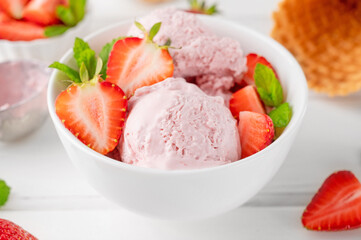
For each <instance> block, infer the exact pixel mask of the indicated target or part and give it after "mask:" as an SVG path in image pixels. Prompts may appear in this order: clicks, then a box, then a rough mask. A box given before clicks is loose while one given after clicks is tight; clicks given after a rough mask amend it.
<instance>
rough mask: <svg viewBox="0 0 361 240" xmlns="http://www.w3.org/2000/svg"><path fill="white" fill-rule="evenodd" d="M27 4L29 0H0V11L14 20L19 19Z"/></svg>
mask: <svg viewBox="0 0 361 240" xmlns="http://www.w3.org/2000/svg"><path fill="white" fill-rule="evenodd" d="M28 2H29V0H0V10H3V11H4V12H6V13H7V14H8V15H9V16H11V17H13V18H15V19H20V18H22V16H23V10H24V7H25V5H26V4H27V3H28Z"/></svg>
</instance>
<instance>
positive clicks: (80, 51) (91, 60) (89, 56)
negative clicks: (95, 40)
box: [73, 38, 97, 79]
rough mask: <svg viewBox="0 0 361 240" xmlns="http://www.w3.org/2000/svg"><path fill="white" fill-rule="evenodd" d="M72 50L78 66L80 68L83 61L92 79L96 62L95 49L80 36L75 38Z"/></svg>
mask: <svg viewBox="0 0 361 240" xmlns="http://www.w3.org/2000/svg"><path fill="white" fill-rule="evenodd" d="M73 51H74V58H75V60H76V63H77V65H78V67H79V68H80V66H81V65H82V63H84V64H85V66H86V68H87V70H88V73H89V79H92V78H93V77H94V74H95V70H96V64H97V61H96V58H95V51H94V50H92V49H91V48H90V47H89V45H88V43H86V42H84V41H83V40H82V39H80V38H76V39H75V42H74V47H73Z"/></svg>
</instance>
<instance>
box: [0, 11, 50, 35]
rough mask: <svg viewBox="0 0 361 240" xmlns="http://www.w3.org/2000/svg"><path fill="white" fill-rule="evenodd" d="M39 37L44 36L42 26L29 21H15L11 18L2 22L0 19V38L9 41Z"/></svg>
mask: <svg viewBox="0 0 361 240" xmlns="http://www.w3.org/2000/svg"><path fill="white" fill-rule="evenodd" d="M0 15H1V14H0ZM0 19H1V16H0ZM40 38H45V35H44V27H41V26H39V25H36V24H34V23H30V22H23V21H15V20H11V19H10V20H5V21H3V22H2V21H0V39H7V40H10V41H31V40H35V39H40Z"/></svg>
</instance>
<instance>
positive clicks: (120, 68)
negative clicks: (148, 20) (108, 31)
mask: <svg viewBox="0 0 361 240" xmlns="http://www.w3.org/2000/svg"><path fill="white" fill-rule="evenodd" d="M157 24H158V25H157ZM157 24H155V25H154V26H153V27H152V29H151V30H150V32H149V34H148V33H147V32H146V31H145V29H144V27H143V26H141V25H140V23H136V25H137V26H138V27H139V28H140V29H141V30H142V31H143V33H144V39H141V38H136V37H128V38H124V39H121V40H119V41H117V42H116V43H115V44H114V46H113V49H112V51H111V52H110V55H109V60H108V69H107V79H106V80H107V81H109V82H112V83H115V84H117V85H118V86H119V87H121V88H122V89H123V90H124V92H125V94H126V96H127V97H130V96H132V95H133V93H134V91H135V90H136V89H138V88H140V87H143V86H149V85H152V84H155V83H157V82H160V81H163V80H164V79H166V78H168V77H171V76H173V70H174V66H173V60H172V57H171V56H170V55H169V52H168V47H167V46H162V47H161V46H158V45H157V44H156V43H154V42H153V37H154V36H155V35H156V33H157V32H158V31H157V30H153V29H156V28H158V30H159V28H160V23H157Z"/></svg>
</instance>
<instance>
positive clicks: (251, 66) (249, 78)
mask: <svg viewBox="0 0 361 240" xmlns="http://www.w3.org/2000/svg"><path fill="white" fill-rule="evenodd" d="M257 63H261V64H263V65H266V66H267V67H270V68H272V70H273V72H274V73H275V75H276V77H277V73H276V71H275V70H274V68H273V67H272V65H271V64H270V63H269V62H268V61H267V60H266V59H265V58H264V57H262V56H259V55H257V54H255V53H250V54H248V55H247V68H248V70H247V72H246V73H245V75H244V77H243V81H245V82H246V83H247V84H249V85H254V70H255V68H256V65H257ZM277 78H278V77H277Z"/></svg>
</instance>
